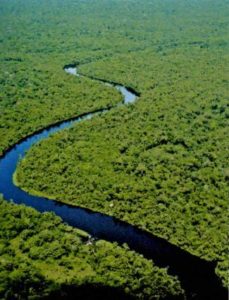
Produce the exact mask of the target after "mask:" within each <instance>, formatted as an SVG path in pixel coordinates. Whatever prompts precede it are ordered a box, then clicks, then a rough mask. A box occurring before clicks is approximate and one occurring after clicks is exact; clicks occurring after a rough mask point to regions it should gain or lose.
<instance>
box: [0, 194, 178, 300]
mask: <svg viewBox="0 0 229 300" xmlns="http://www.w3.org/2000/svg"><path fill="white" fill-rule="evenodd" d="M0 222H1V227H0V298H1V299H27V298H29V299H41V298H45V299H49V298H50V299H52V297H54V295H55V297H59V298H61V295H62V297H63V298H64V297H67V296H68V295H69V294H70V293H71V292H74V295H75V297H82V298H79V299H91V298H90V297H91V295H93V293H94V295H98V297H99V299H107V298H106V297H108V295H109V299H122V298H124V299H125V298H126V299H133V296H135V298H137V299H142V298H147V299H166V298H167V297H172V298H173V299H183V297H182V295H183V292H182V289H181V287H180V285H179V282H178V280H177V279H176V278H174V277H171V276H169V275H168V274H167V272H166V270H165V269H161V268H160V269H159V268H158V267H156V266H154V265H153V263H152V262H151V261H149V260H147V259H145V258H143V257H142V256H141V255H139V254H137V253H135V252H133V251H131V250H129V249H128V246H127V245H123V246H122V247H120V246H118V245H117V244H114V243H113V244H111V243H109V242H106V241H102V240H93V239H90V236H89V235H88V234H87V233H85V232H83V231H80V230H78V229H73V228H72V227H70V226H68V225H66V224H64V223H63V222H62V221H61V219H60V218H59V217H57V216H55V215H54V214H52V213H43V214H41V213H38V212H36V211H35V210H34V209H32V208H28V207H25V206H23V205H21V206H19V205H14V204H12V203H7V202H6V201H4V200H3V199H0ZM123 270H125V272H123ZM90 290H92V291H93V292H90ZM110 293H112V294H111V295H110ZM70 295H71V294H70ZM87 297H88V298H87ZM74 299H76V298H74Z"/></svg>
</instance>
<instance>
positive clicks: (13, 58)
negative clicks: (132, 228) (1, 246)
mask: <svg viewBox="0 0 229 300" xmlns="http://www.w3.org/2000/svg"><path fill="white" fill-rule="evenodd" d="M0 5H1V9H0V20H1V21H0V22H1V30H2V32H1V39H0V47H1V52H0V61H1V75H0V76H1V77H0V78H1V79H0V82H1V86H2V88H1V97H0V113H1V115H0V118H1V121H0V153H1V152H2V151H3V150H5V149H6V148H7V147H8V146H10V145H12V144H13V143H15V142H16V141H17V140H18V139H20V138H21V137H23V136H26V135H27V134H29V133H32V132H33V131H34V130H37V129H39V128H41V127H44V126H46V125H48V124H51V123H53V122H55V121H57V120H61V119H66V118H69V117H71V116H73V115H76V114H79V113H82V112H85V111H90V110H93V109H96V108H99V107H105V106H108V105H112V104H115V103H117V102H118V101H120V95H119V94H118V93H117V91H115V90H113V89H110V88H108V87H105V86H104V85H100V84H98V83H96V82H93V81H91V80H89V79H85V78H78V77H77V78H76V77H74V76H70V75H67V74H65V73H64V72H63V70H62V67H63V65H64V64H68V63H71V62H75V63H79V64H81V66H80V72H81V73H83V74H86V75H90V76H94V77H100V78H103V79H107V80H113V81H117V82H120V83H122V84H126V85H128V86H131V87H133V88H135V89H137V90H138V91H140V92H141V97H140V99H139V100H138V101H137V103H136V104H134V105H133V106H131V107H118V108H117V109H114V110H113V111H111V112H109V113H108V114H106V115H104V116H100V117H98V118H95V119H93V120H91V121H89V122H84V123H83V124H78V125H77V126H76V127H75V128H72V129H70V130H65V131H63V132H61V133H58V134H56V135H54V136H53V137H52V138H50V139H48V140H47V141H43V142H42V143H40V144H39V145H37V146H35V147H34V148H33V149H31V151H29V153H28V155H27V156H26V159H25V160H23V161H22V162H21V163H20V166H19V169H18V170H17V174H16V176H15V180H16V182H17V184H19V185H20V186H21V187H23V189H25V190H28V191H29V192H30V193H34V194H38V195H45V196H47V197H50V198H55V199H57V200H60V201H64V202H69V203H72V204H75V205H81V206H85V207H88V208H91V209H94V210H99V211H103V212H106V213H108V214H110V215H115V216H117V217H119V218H120V219H124V220H127V221H128V222H130V223H133V224H136V225H138V226H139V227H141V228H144V229H146V230H148V231H151V232H153V233H155V234H158V235H160V236H162V237H164V238H166V239H168V240H170V241H171V242H173V243H175V244H177V245H179V246H180V247H183V248H185V249H187V250H189V251H191V252H193V253H195V254H197V255H199V256H201V257H205V258H207V259H218V260H220V263H219V265H218V269H217V272H218V274H219V275H220V276H221V277H222V279H224V282H226V276H227V275H226V270H227V268H228V267H227V263H228V259H227V256H226V250H227V237H226V236H227V228H226V221H227V207H228V205H227V195H228V187H227V184H226V179H228V177H229V169H228V166H227V152H226V150H227V146H228V132H227V130H226V126H227V120H228V116H229V113H228V110H227V109H228V108H227V102H226V96H227V94H226V92H227V91H226V87H227V77H226V69H225V66H226V65H227V53H228V48H227V43H226V41H227V23H226V22H227V17H228V13H227V9H228V7H227V3H226V0H218V1H213V0H196V1H192V0H188V1H180V0H174V1H170V0H164V1H159V0H144V1H139V0H130V1H123V0H101V1H92V0H89V1H72V0H65V1H60V0H53V1H45V0H40V1H38V0H31V1H25V0H2V1H1V4H0ZM44 174H45V176H44ZM14 209H15V210H17V209H18V208H13V206H11V207H10V208H9V210H12V211H13V210H14ZM23 210H24V208H23ZM37 218H38V217H37ZM39 218H41V220H42V222H44V217H42V216H41V215H39ZM52 218H54V217H52ZM22 219H23V218H22ZM55 220H56V219H55ZM1 222H3V221H1ZM42 222H39V224H41V223H42ZM0 225H1V224H0ZM14 225H15V224H11V226H12V228H11V229H10V231H13V228H16V227H14ZM39 226H41V225H39ZM61 226H63V225H61ZM61 226H60V227H61ZM0 227H1V226H0ZM58 228H59V227H58ZM61 228H62V227H61ZM53 230H54V229H53ZM71 230H72V229H71ZM15 231H17V230H16V229H15ZM59 231H60V232H59ZM63 231H64V230H63ZM13 232H14V231H13ZM9 234H10V233H9ZM55 234H56V235H59V234H60V235H61V236H63V232H62V231H61V230H60V228H59V229H58V232H57V231H55ZM14 240H16V241H18V239H17V238H14ZM31 240H32V242H31V244H30V242H29V241H30V240H28V241H27V240H26V242H25V245H27V250H26V251H27V253H26V254H23V257H24V255H26V257H28V260H29V266H30V264H32V263H33V261H35V262H34V270H35V265H36V270H38V271H35V272H37V273H35V275H34V280H35V281H36V282H38V286H37V291H39V289H41V290H42V289H43V287H42V286H39V284H40V283H39V279H38V278H40V277H39V276H44V277H45V278H46V279H47V280H51V281H52V282H56V283H58V284H62V281H60V280H61V279H60V278H59V277H60V276H59V275H58V274H60V273H59V272H58V270H59V264H58V260H59V259H56V260H55V259H54V258H53V260H52V262H51V263H50V266H51V265H53V264H54V263H55V267H54V270H55V272H52V271H50V270H51V269H49V272H47V273H45V274H44V273H42V271H41V270H42V269H44V268H42V264H41V261H42V263H43V264H44V259H41V258H39V254H40V253H41V255H43V254H42V253H43V251H40V250H39V251H38V252H36V248H35V250H34V247H35V246H34V245H35V244H36V237H35V236H32V237H31ZM99 243H100V242H99ZM102 243H104V242H102ZM51 245H52V243H51ZM107 245H108V244H107ZM109 245H110V244H109ZM16 246H17V243H16V242H15V244H14V246H13V247H16ZM7 247H8V246H7ZM25 247H26V246H25ZM30 247H31V249H33V251H34V252H32V254H31V253H30V250H28V249H30ZM36 247H37V246H36ZM107 247H108V248H109V247H110V246H107ZM116 247H117V246H116ZM11 248H12V247H11ZM7 249H8V248H7ZM15 249H19V246H17V247H16V248H15ZM19 250H20V249H19ZM19 250H18V251H19ZM61 251H62V250H61ZM21 252H23V251H22V249H21V250H20V253H21ZM28 253H29V255H28ZM128 253H129V252H128ZM4 255H5V254H4ZM30 255H32V256H31V257H30ZM33 255H34V256H33ZM36 255H38V257H36ZM69 255H70V256H71V257H72V255H73V254H72V253H71V254H69ZM86 256H87V262H85V259H86V258H84V259H83V260H82V259H81V257H80V263H79V266H81V264H82V265H84V264H86V265H87V267H85V268H86V270H89V269H90V268H91V266H92V263H91V262H90V263H89V262H88V260H90V259H91V258H89V257H91V256H90V255H88V254H87V255H85V257H86ZM105 256H106V253H105V254H104V259H105ZM77 257H78V256H77ZM108 257H109V256H108ZM9 259H12V257H11V258H9ZM23 259H24V258H23ZM77 259H78V258H77ZM26 261H27V258H26ZM38 261H39V263H38ZM77 261H78V260H77ZM117 261H118V260H117ZM146 264H148V262H147V263H146ZM17 265H18V268H26V266H24V264H23V263H20V262H19V263H17ZM67 265H68V266H70V264H69V261H68V264H67ZM77 266H78V263H77V264H76V266H75V264H74V266H73V271H66V273H65V274H68V275H66V277H65V278H66V280H68V278H73V277H74V276H75V275H73V274H75V273H74V272H75V271H74V270H75V269H74V268H76V270H78V269H77ZM45 267H46V265H45ZM28 268H29V269H30V270H31V268H30V267H28ZM61 268H64V270H65V267H61ZM69 268H70V269H71V268H72V266H70V267H69ZM87 268H89V269H87ZM4 270H5V269H4ZM64 270H62V269H61V272H65V271H64ZM66 270H67V269H66ZM102 270H104V269H102ZM154 270H155V268H154ZM4 272H5V271H4ZM4 272H3V273H4ZM7 272H8V271H7ZM26 272H27V271H26ZM28 272H29V271H28ZM88 272H89V271H88ZM54 273H55V274H57V278H54V277H53V276H54V275H55V274H54ZM130 273H131V271H130ZM4 274H8V273H4ZM69 274H70V275H69ZM101 274H102V273H99V271H98V272H97V273H96V275H95V277H96V280H97V279H98V278H99V280H101V281H102V283H103V284H104V283H105V284H108V285H109V284H110V283H109V282H111V283H112V282H113V279H112V280H111V279H106V278H105V277H104V278H103V276H104V274H103V276H102V275H101ZM156 274H157V273H156ZM163 274H165V273H163ZM71 276H73V277H71ZM82 276H84V273H83V272H82ZM118 276H119V275H118ZM150 276H153V275H152V274H151V275H150ZM155 276H157V275H155ZM95 277H93V278H95ZM3 278H6V277H3ZM74 278H75V277H74ZM90 278H91V277H90ZM130 278H131V279H129V280H130V282H132V281H131V280H132V279H133V278H134V276H132V277H131V275H130ZM152 278H154V277H152ZM69 280H70V279H69ZM71 280H73V279H71ZM74 280H76V281H77V282H78V280H79V279H78V277H77V279H74ZM166 280H170V279H168V277H167V275H165V278H164V281H166ZM121 281H122V280H120V282H121ZM2 282H4V284H7V281H4V280H3V281H2ZM70 282H71V281H70ZM146 282H147V280H146ZM131 284H132V283H131ZM120 285H121V284H120ZM159 286H160V284H159ZM168 287H170V285H169V284H168ZM153 295H155V294H153Z"/></svg>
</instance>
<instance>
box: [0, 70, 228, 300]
mask: <svg viewBox="0 0 229 300" xmlns="http://www.w3.org/2000/svg"><path fill="white" fill-rule="evenodd" d="M64 70H65V71H66V72H67V73H69V74H71V75H74V76H80V75H79V73H78V72H77V68H76V66H75V65H74V64H72V65H66V66H65V67H64ZM65 76H67V75H65ZM68 76H70V75H68ZM91 79H93V80H98V81H100V82H101V84H106V85H109V86H111V88H116V89H117V90H119V92H120V93H121V94H122V95H123V99H124V101H123V103H122V104H123V105H127V104H131V103H134V101H135V100H136V99H137V97H138V96H139V94H138V93H137V92H135V91H133V90H132V89H130V88H127V87H124V86H122V85H120V84H116V83H112V82H107V81H105V80H99V79H95V78H91ZM118 105H120V104H118ZM110 109H111V108H108V109H100V110H97V111H94V112H89V113H85V114H82V115H80V116H77V117H75V118H71V119H70V120H67V121H62V122H58V123H56V124H54V125H51V126H49V127H48V128H45V129H43V130H40V131H39V132H36V133H34V134H33V135H31V136H29V137H27V138H25V139H23V140H21V141H20V142H18V143H17V144H16V145H14V146H13V147H12V148H10V149H9V150H8V151H6V153H5V154H4V155H3V156H2V157H1V158H0V194H3V197H4V198H5V199H6V200H8V201H10V200H11V199H12V200H13V201H14V202H15V203H17V204H22V203H23V204H25V205H27V206H31V207H34V208H35V209H37V210H38V211H40V212H45V211H51V212H54V213H55V214H56V215H58V216H60V217H61V218H62V219H63V220H64V221H65V222H66V223H68V224H69V225H71V226H74V227H77V228H80V229H82V230H85V231H87V232H88V233H90V235H92V236H93V237H96V238H99V239H104V240H108V241H111V242H113V241H116V242H118V243H119V244H122V243H127V244H128V245H129V247H130V248H131V249H133V250H135V251H137V252H139V253H141V254H143V255H144V256H145V257H146V258H149V259H153V261H154V262H155V264H157V265H158V266H161V267H167V268H168V272H169V274H172V275H177V276H178V277H179V279H180V281H181V284H182V286H183V288H184V289H185V290H186V294H187V299H196V300H197V299H198V300H203V299H212V300H216V299H222V300H224V299H227V291H226V289H225V288H223V287H222V286H221V283H220V280H219V278H218V277H217V276H216V275H215V266H216V264H215V263H214V262H208V261H205V260H203V259H200V258H199V257H196V256H194V255H192V254H190V253H188V252H186V251H184V250H182V249H180V248H179V247H177V246H175V245H173V244H171V243H169V242H168V241H166V240H164V239H162V238H159V237H157V236H154V235H153V234H150V233H148V232H145V231H142V230H140V229H138V228H136V227H135V226H132V225H130V224H127V223H125V222H123V221H120V220H117V219H116V218H113V217H110V216H108V215H105V214H101V213H97V212H93V211H90V210H88V209H83V208H80V207H76V206H71V205H66V204H62V203H60V202H57V201H54V200H49V199H46V198H43V197H37V196H33V195H30V194H28V193H27V192H25V191H23V190H21V189H20V188H18V187H17V186H15V185H14V183H13V174H14V172H15V170H16V167H17V164H18V161H19V159H21V158H22V157H23V156H24V155H25V154H26V151H27V150H28V149H29V148H30V147H31V146H32V145H34V144H35V143H37V142H39V141H41V140H43V139H45V138H47V137H48V136H49V135H50V134H53V133H55V132H57V131H60V130H62V129H65V128H68V127H70V126H72V125H73V124H75V123H78V122H81V121H83V120H88V119H91V118H92V117H94V116H96V115H98V114H99V113H102V112H103V113H104V112H106V111H108V110H110Z"/></svg>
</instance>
